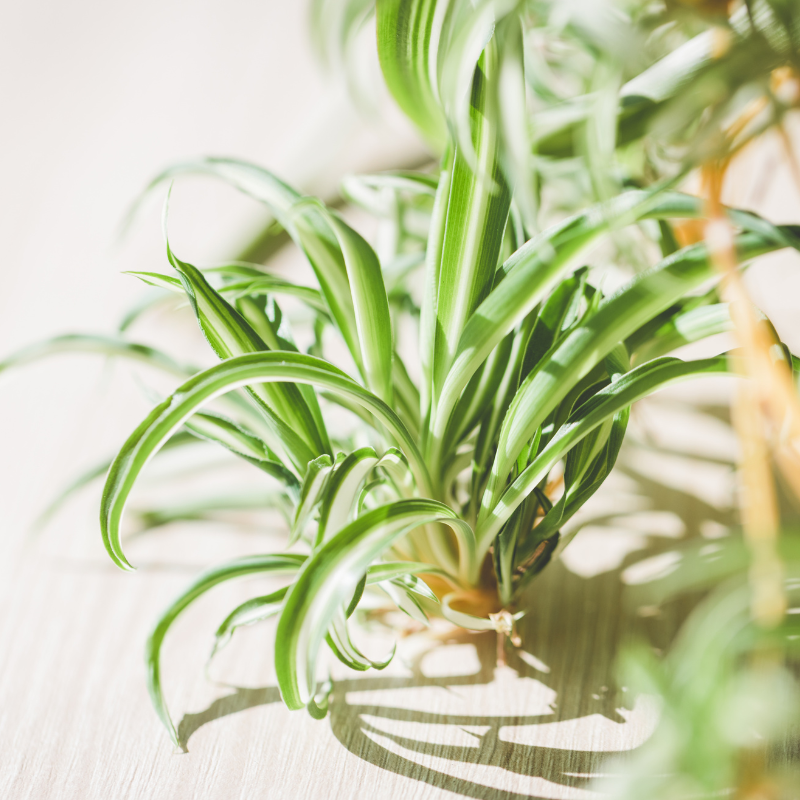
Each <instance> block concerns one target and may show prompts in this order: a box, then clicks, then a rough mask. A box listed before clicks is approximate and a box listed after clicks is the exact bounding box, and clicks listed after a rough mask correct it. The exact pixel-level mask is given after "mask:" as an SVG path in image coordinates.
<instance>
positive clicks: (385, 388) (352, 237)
mask: <svg viewBox="0 0 800 800" xmlns="http://www.w3.org/2000/svg"><path fill="white" fill-rule="evenodd" d="M308 208H313V209H315V210H316V212H317V214H319V216H320V218H322V219H323V220H324V221H325V222H326V223H327V224H328V225H329V226H330V228H331V230H332V231H333V232H334V234H335V236H336V238H337V240H338V242H339V246H340V248H341V252H342V256H343V258H344V263H345V267H346V269H347V278H348V281H349V284H350V292H351V297H352V305H353V310H354V313H355V321H356V330H357V333H358V341H359V345H360V351H361V358H362V361H363V366H364V377H365V379H366V383H367V387H368V388H369V389H370V390H371V391H372V392H373V393H374V394H376V395H377V396H378V397H380V398H381V399H382V400H385V401H386V402H391V399H392V355H393V352H394V348H393V346H392V320H391V317H390V316H389V301H388V300H387V298H386V287H385V286H384V284H383V275H382V274H381V265H380V263H379V262H378V257H377V256H376V255H375V251H374V250H373V249H372V248H371V247H370V246H369V244H368V243H367V242H366V241H365V240H364V239H363V237H361V236H360V235H359V234H358V233H356V232H355V231H354V230H353V229H352V228H351V227H350V226H349V225H347V224H345V222H344V221H343V220H342V219H341V218H340V217H339V216H338V214H336V213H335V212H333V211H328V209H326V208H325V206H324V205H323V204H322V203H321V202H319V201H318V200H313V199H309V200H303V201H301V202H298V203H296V204H295V205H294V207H293V213H295V214H298V215H300V216H301V218H302V217H303V216H304V215H306V214H307V209H308ZM300 225H302V222H299V223H298V226H300Z"/></svg>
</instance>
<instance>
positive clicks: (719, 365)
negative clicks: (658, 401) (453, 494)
mask: <svg viewBox="0 0 800 800" xmlns="http://www.w3.org/2000/svg"><path fill="white" fill-rule="evenodd" d="M729 369H730V367H729V365H728V358H727V357H726V356H718V357H716V358H708V359H703V360H700V361H689V362H685V361H681V360H680V359H677V358H660V359H655V360H654V361H648V362H647V363H646V364H642V365H641V366H640V367H637V368H636V369H633V370H631V371H630V372H629V373H627V374H626V375H624V376H623V377H622V378H620V379H619V380H618V381H617V382H616V383H612V384H611V385H609V386H607V387H606V388H605V389H603V390H601V391H600V392H598V393H597V394H595V395H594V396H593V397H591V398H590V399H589V400H588V401H587V402H586V403H584V404H583V405H582V406H581V407H580V408H579V409H578V410H577V411H576V412H575V413H574V414H573V415H572V417H571V418H570V419H569V421H568V423H567V425H565V426H564V427H563V428H561V430H560V431H559V432H558V434H557V435H556V436H554V437H553V439H551V441H550V443H549V444H548V445H547V446H546V447H545V448H544V449H543V450H542V451H541V452H540V453H539V455H537V456H536V458H535V459H534V460H533V461H532V462H531V464H530V466H528V467H527V468H526V469H525V470H524V471H523V472H522V473H521V474H520V475H519V477H518V478H517V479H516V480H515V481H514V482H513V483H512V484H511V486H509V487H508V488H507V489H506V491H505V492H504V493H503V495H502V497H501V498H500V499H499V501H498V502H497V503H496V504H494V505H492V506H491V507H490V506H488V505H486V506H484V507H482V508H481V516H480V518H479V521H478V534H477V535H478V553H479V554H480V553H483V552H485V551H486V549H488V547H489V545H490V544H491V542H492V539H494V537H495V536H496V535H497V533H498V532H499V531H500V528H501V527H502V526H503V524H505V522H506V521H507V520H508V519H509V517H510V516H511V514H512V513H513V512H514V509H516V508H517V507H518V506H519V504H520V503H521V502H522V501H523V500H524V499H525V498H526V497H527V496H528V494H530V492H532V491H533V490H534V488H535V487H536V486H537V485H538V483H539V482H540V481H541V480H542V478H544V477H545V476H546V475H547V474H548V472H549V471H550V470H551V469H552V468H553V466H554V465H555V464H556V463H557V462H558V461H559V460H560V459H561V458H562V457H563V456H564V455H565V454H566V453H567V452H568V451H569V450H570V449H571V448H572V447H574V446H575V445H576V444H577V443H578V442H579V441H580V440H581V439H582V438H583V437H584V436H586V435H588V434H589V433H590V432H591V431H592V430H594V428H596V427H597V426H598V425H601V424H602V423H603V422H604V421H605V420H607V419H609V418H610V417H612V416H613V415H614V414H616V413H617V412H618V411H620V410H621V409H623V408H626V407H627V406H630V405H631V404H632V403H634V402H636V401H637V400H639V399H641V398H642V397H646V396H647V395H649V394H652V393H653V392H655V391H658V390H659V389H662V388H664V387H665V386H667V385H669V384H671V383H675V382H676V381H681V380H684V379H686V378H691V377H694V376H702V375H709V374H718V373H725V372H728V371H729Z"/></svg>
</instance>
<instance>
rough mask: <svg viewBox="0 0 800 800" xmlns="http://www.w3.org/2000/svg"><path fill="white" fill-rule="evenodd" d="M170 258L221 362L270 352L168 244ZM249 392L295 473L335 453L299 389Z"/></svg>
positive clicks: (260, 387) (252, 388)
mask: <svg viewBox="0 0 800 800" xmlns="http://www.w3.org/2000/svg"><path fill="white" fill-rule="evenodd" d="M167 213H168V206H165V208H164V236H165V238H166V225H167ZM167 256H168V257H169V261H170V264H172V266H173V267H174V268H175V270H176V271H177V272H178V274H179V275H180V279H181V282H182V283H183V286H184V289H185V290H186V294H187V296H188V298H189V302H190V303H191V304H192V308H193V309H194V312H195V315H196V317H197V321H198V323H199V324H200V328H201V330H202V331H203V335H204V336H205V337H206V339H207V340H208V343H209V344H210V345H211V348H212V349H213V350H214V352H215V353H216V354H217V355H218V356H219V357H220V358H223V359H224V358H231V357H232V356H238V355H243V354H245V353H255V352H259V351H263V350H268V349H269V348H268V346H267V345H266V343H265V342H264V340H263V339H262V338H261V337H260V336H259V335H258V334H257V333H256V332H255V330H253V328H252V326H251V325H250V324H249V323H248V322H247V320H245V319H244V317H243V316H242V315H241V314H240V313H239V312H238V311H236V309H235V308H233V306H231V305H230V304H229V303H228V302H227V301H226V300H225V299H224V298H222V297H221V296H220V294H219V293H218V292H217V291H215V289H214V288H213V287H212V286H211V285H210V284H209V283H208V281H207V280H206V278H205V276H204V275H203V274H202V273H201V272H200V270H198V269H197V268H196V267H194V266H192V265H191V264H188V263H187V262H185V261H181V260H180V259H179V258H177V256H175V254H174V253H173V252H172V250H171V249H170V246H169V241H168V240H167ZM247 388H248V390H249V391H250V392H251V393H252V394H253V396H254V397H255V398H256V399H257V400H258V401H259V402H261V403H262V404H263V405H264V406H265V411H266V413H267V416H268V418H269V422H270V424H271V425H272V427H274V429H275V435H276V436H277V437H278V438H279V439H280V441H281V442H282V444H283V445H284V449H285V450H286V453H287V456H288V457H289V458H290V459H291V461H292V464H293V465H294V467H295V469H296V470H298V471H299V472H300V473H301V474H302V472H303V471H304V470H305V467H306V464H308V462H309V461H311V460H312V459H313V458H316V457H317V456H318V455H321V454H322V453H326V452H330V451H331V444H330V441H329V440H328V435H327V432H326V431H325V427H324V424H322V417H321V415H320V412H319V407H318V406H317V401H316V398H315V397H314V396H313V395H311V396H310V397H305V396H304V395H303V394H302V393H301V392H300V390H299V389H298V387H296V386H292V385H291V384H286V385H278V386H272V385H267V384H258V385H256V386H248V387H247ZM307 400H310V401H311V403H312V404H313V405H314V406H315V408H313V409H312V408H311V407H310V406H309V404H308V402H307Z"/></svg>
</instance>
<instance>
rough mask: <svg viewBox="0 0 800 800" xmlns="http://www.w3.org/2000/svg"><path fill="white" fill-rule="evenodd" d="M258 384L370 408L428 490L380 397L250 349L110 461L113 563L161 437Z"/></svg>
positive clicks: (324, 370)
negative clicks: (304, 387)
mask: <svg viewBox="0 0 800 800" xmlns="http://www.w3.org/2000/svg"><path fill="white" fill-rule="evenodd" d="M260 382H291V383H307V384H310V385H312V386H317V387H319V388H324V389H327V390H328V391H330V392H332V393H335V394H337V395H341V396H343V397H345V398H346V399H348V400H351V401H353V402H355V403H357V404H359V405H360V406H362V407H364V408H366V409H367V410H368V411H370V412H371V413H372V414H373V415H374V416H375V417H376V418H377V419H378V420H379V421H380V422H381V423H382V424H383V426H384V427H385V428H386V430H387V431H388V432H389V434H390V435H391V436H392V437H394V439H395V441H397V443H398V444H399V445H400V446H401V447H402V448H403V451H404V452H405V453H406V455H407V456H408V457H409V462H410V464H411V468H412V470H413V471H414V476H415V479H416V481H417V484H418V486H419V487H420V489H421V490H422V491H424V492H430V477H429V476H428V472H427V468H426V466H425V463H424V461H423V459H422V456H421V454H420V452H419V449H418V448H417V445H416V443H415V442H414V440H413V438H412V437H411V436H410V434H409V433H408V431H407V430H406V428H405V426H404V425H403V423H402V422H401V421H400V419H399V418H398V417H397V415H396V414H395V413H394V412H393V411H392V410H391V408H389V407H388V406H387V405H386V404H385V403H384V402H383V401H382V400H380V399H379V398H377V397H375V395H373V394H371V393H370V392H368V391H367V390H366V389H364V388H363V387H362V386H359V385H358V384H357V383H356V382H355V381H354V380H352V378H349V377H348V376H347V375H345V374H344V373H343V372H342V371H341V370H338V369H337V368H336V367H333V366H332V365H331V364H328V363H327V362H326V361H322V360H321V359H318V358H314V357H313V356H306V355H301V354H299V353H285V352H273V353H251V354H248V355H244V356H237V357H235V358H230V359H228V360H226V361H223V362H222V363H220V364H217V365H216V366H214V367H211V368H210V369H207V370H205V371H204V372H201V373H198V374H197V375H195V376H194V377H193V378H191V379H190V380H189V381H187V382H186V383H184V384H183V385H182V386H180V387H179V388H178V389H177V391H176V392H175V393H174V394H173V395H172V396H171V397H169V398H167V399H166V400H165V401H164V402H163V403H161V404H160V405H158V406H157V407H156V408H154V409H153V411H152V412H151V413H150V414H149V415H148V417H147V418H146V419H145V420H144V421H143V422H142V423H141V424H140V425H139V427H138V428H137V429H136V430H135V431H134V432H133V433H132V434H131V436H130V437H129V438H128V440H127V442H126V443H125V444H124V445H123V447H122V449H121V450H120V452H119V453H118V455H117V457H116V458H115V459H114V463H113V464H112V465H111V470H110V471H109V475H108V478H107V480H106V485H105V489H104V491H103V500H102V503H101V512H100V526H101V531H102V535H103V542H104V543H105V546H106V550H107V551H108V553H109V555H110V556H111V558H112V560H113V561H114V563H116V564H117V565H118V566H120V567H122V568H123V569H131V565H130V564H129V563H128V561H127V560H126V559H125V556H124V555H123V553H122V551H121V549H120V543H119V523H120V520H121V517H122V513H123V510H124V507H125V502H126V501H127V498H128V495H129V494H130V491H131V489H132V488H133V485H134V483H135V482H136V479H137V477H138V475H139V473H140V472H141V470H142V469H143V468H144V466H145V465H146V464H147V462H148V461H149V460H150V458H151V457H152V456H153V455H154V453H155V452H156V451H157V450H158V449H159V448H160V447H161V446H162V445H163V443H164V441H165V440H166V439H168V438H169V436H170V435H171V434H172V433H173V432H174V431H175V430H176V429H177V428H178V427H180V425H182V424H183V422H184V421H185V420H186V419H188V418H189V417H190V416H191V415H192V414H193V413H194V412H195V411H196V410H197V409H198V408H199V407H201V406H202V405H203V404H204V403H206V402H208V401H210V400H212V399H213V398H214V397H217V396H219V395H221V394H224V393H226V392H229V391H231V390H232V389H236V388H238V387H240V386H247V385H250V384H256V383H260Z"/></svg>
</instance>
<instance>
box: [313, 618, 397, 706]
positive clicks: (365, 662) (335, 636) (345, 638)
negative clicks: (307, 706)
mask: <svg viewBox="0 0 800 800" xmlns="http://www.w3.org/2000/svg"><path fill="white" fill-rule="evenodd" d="M325 641H326V642H327V643H328V646H329V647H330V648H331V650H332V651H333V653H334V655H335V656H336V657H337V658H338V659H339V661H341V662H342V663H343V664H344V665H345V666H346V667H350V669H355V670H358V671H360V672H363V671H365V670H368V669H378V670H380V669H385V668H386V667H388V666H389V664H390V663H391V660H392V659H393V658H394V654H395V649H396V648H395V647H393V648H392V651H391V652H390V653H389V655H388V656H387V657H386V658H384V659H380V660H378V661H373V660H372V659H371V658H367V656H365V655H364V654H363V653H362V652H361V651H360V650H359V649H358V648H357V647H356V646H355V645H354V644H353V641H352V639H351V638H350V631H349V629H348V624H347V616H346V614H345V613H344V611H343V609H342V608H339V609H337V610H336V612H335V613H334V615H333V619H332V620H331V622H330V627H329V628H328V632H327V634H326V635H325ZM309 702H310V701H309Z"/></svg>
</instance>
